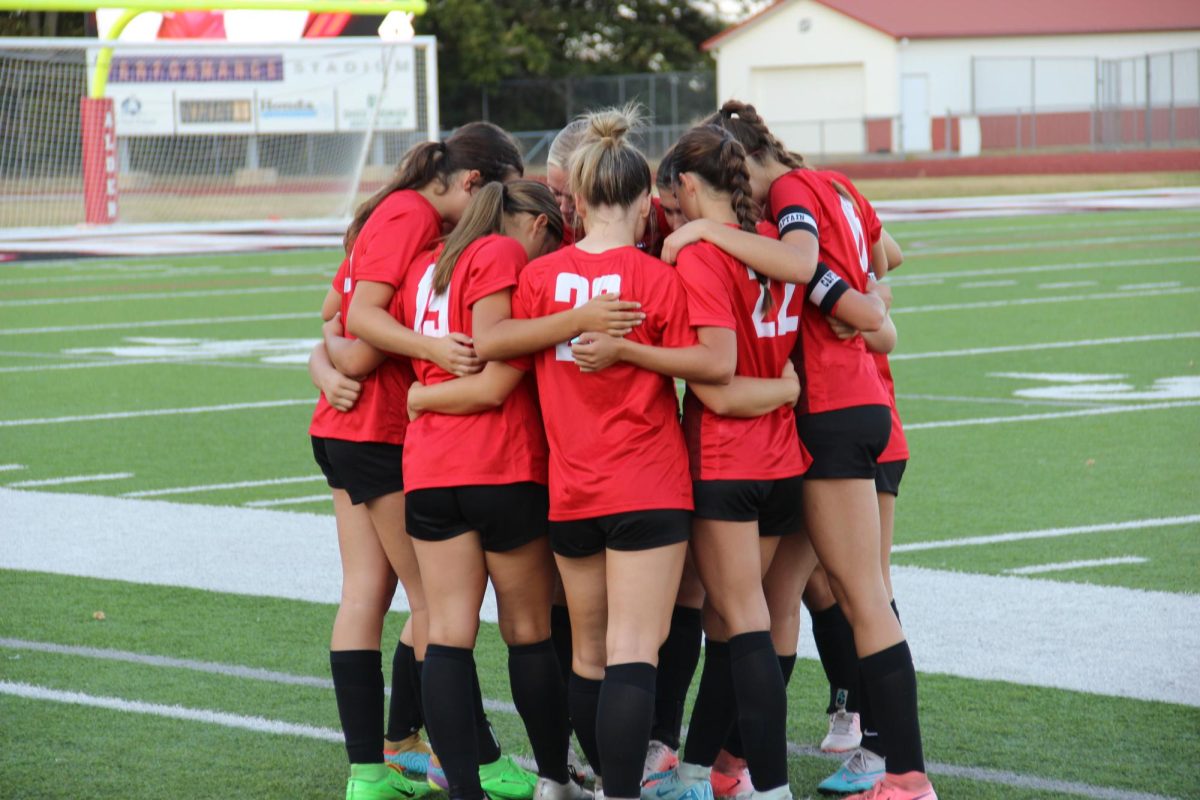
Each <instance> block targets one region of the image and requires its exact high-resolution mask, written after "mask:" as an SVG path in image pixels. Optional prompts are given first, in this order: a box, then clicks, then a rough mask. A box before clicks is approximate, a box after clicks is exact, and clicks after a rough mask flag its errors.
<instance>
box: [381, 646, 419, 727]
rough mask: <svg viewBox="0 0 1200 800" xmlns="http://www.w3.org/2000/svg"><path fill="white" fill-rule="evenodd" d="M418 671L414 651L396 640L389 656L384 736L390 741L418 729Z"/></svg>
mask: <svg viewBox="0 0 1200 800" xmlns="http://www.w3.org/2000/svg"><path fill="white" fill-rule="evenodd" d="M416 673H417V654H416V652H414V651H413V649H412V648H411V647H409V646H408V645H406V644H405V643H404V642H397V643H396V653H395V655H393V656H392V696H391V699H390V700H389V701H388V718H387V732H386V733H384V735H383V738H385V739H387V740H388V741H390V742H399V741H401V740H402V739H407V738H408V737H409V736H412V735H413V734H414V733H416V732H417V731H419V730H421V726H422V725H423V724H424V720H423V719H422V717H421V700H420V695H417V694H415V692H416V691H419V690H420V683H419V678H417V677H415V675H416Z"/></svg>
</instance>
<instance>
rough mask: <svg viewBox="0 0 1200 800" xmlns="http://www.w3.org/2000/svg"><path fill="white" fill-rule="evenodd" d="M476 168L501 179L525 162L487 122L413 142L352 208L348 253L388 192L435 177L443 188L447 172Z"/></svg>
mask: <svg viewBox="0 0 1200 800" xmlns="http://www.w3.org/2000/svg"><path fill="white" fill-rule="evenodd" d="M464 169H465V170H472V169H474V170H478V171H479V175H480V180H481V181H483V182H484V183H489V182H491V181H503V180H506V179H509V178H512V177H520V176H521V175H523V174H525V164H524V162H522V160H521V151H520V149H519V148H518V147H517V143H516V140H514V139H513V138H512V136H510V135H509V134H508V133H506V132H505V131H504V130H503V129H501V128H499V127H497V126H495V125H493V124H491V123H490V122H471V123H468V124H466V125H463V126H462V127H461V128H459V129H458V130H456V131H455V132H454V133H453V134H451V136H450V138H448V139H446V140H445V141H442V142H422V143H421V144H418V145H414V146H413V147H412V148H411V149H410V150H409V151H408V152H407V153H405V154H404V158H403V159H401V161H400V165H399V166H398V167H397V168H396V175H395V177H393V178H392V179H391V181H389V182H388V183H387V185H386V186H384V187H383V188H382V189H380V190H379V191H378V192H376V193H375V194H373V195H372V196H371V197H370V199H368V200H367V201H366V202H364V203H363V204H362V205H360V206H359V207H358V209H357V210H356V211H355V212H354V218H353V219H352V220H351V221H350V226H349V227H348V228H346V236H345V238H344V239H343V240H342V244H343V245H344V247H345V249H346V253H347V254H349V253H350V251H351V250H352V249H353V248H354V241H355V239H357V238H358V234H359V232H360V231H362V228H363V225H365V224H366V223H367V219H368V218H369V217H370V216H371V212H373V211H374V210H375V209H376V207H377V206H378V205H379V204H380V203H382V202H383V201H384V200H386V199H387V198H388V196H389V195H391V194H392V192H398V191H401V190H403V189H423V188H424V187H426V186H428V185H430V184H431V183H433V182H434V181H438V183H439V184H440V187H441V189H442V190H443V191H444V190H445V189H446V188H447V187H448V186H449V185H450V176H451V175H453V174H454V173H455V172H458V171H459V170H464Z"/></svg>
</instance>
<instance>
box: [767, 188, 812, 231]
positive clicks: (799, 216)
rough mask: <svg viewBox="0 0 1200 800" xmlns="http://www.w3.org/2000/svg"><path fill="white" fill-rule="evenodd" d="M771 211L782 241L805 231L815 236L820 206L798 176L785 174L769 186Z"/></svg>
mask: <svg viewBox="0 0 1200 800" xmlns="http://www.w3.org/2000/svg"><path fill="white" fill-rule="evenodd" d="M769 199H770V204H771V210H772V211H773V212H774V217H775V224H776V228H777V230H778V231H779V238H780V239H782V238H783V237H784V236H786V235H787V234H789V233H791V232H792V231H807V232H808V233H811V234H812V235H813V236H817V235H818V234H817V230H818V228H819V227H820V223H821V217H820V214H821V206H820V203H819V202H817V196H816V194H814V193H813V190H812V189H811V188H809V186H808V185H807V184H806V183H805V182H804V180H803V179H801V178H800V177H799V176H798V175H795V174H791V173H789V174H787V175H784V176H783V177H781V178H778V179H777V180H776V181H775V182H774V183H772V184H771V191H770V196H769Z"/></svg>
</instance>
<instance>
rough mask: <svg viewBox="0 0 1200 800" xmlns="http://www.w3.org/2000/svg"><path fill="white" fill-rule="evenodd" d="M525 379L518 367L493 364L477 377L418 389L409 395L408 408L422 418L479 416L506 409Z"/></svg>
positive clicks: (414, 387)
mask: <svg viewBox="0 0 1200 800" xmlns="http://www.w3.org/2000/svg"><path fill="white" fill-rule="evenodd" d="M524 376H525V373H524V372H521V371H520V370H518V369H515V368H514V367H510V366H508V365H507V364H504V363H502V362H498V361H497V362H492V363H490V364H488V365H487V366H486V367H484V370H483V372H480V373H479V374H477V375H468V376H466V377H464V378H455V379H454V380H449V381H443V382H441V383H436V384H430V385H423V384H418V385H414V386H413V387H412V389H411V390H410V391H409V394H408V408H409V410H410V411H413V412H416V413H418V414H424V413H426V412H430V411H434V412H437V413H439V414H454V415H467V414H478V413H480V412H482V411H488V410H490V409H493V408H498V407H499V406H501V405H503V403H504V401H505V400H506V399H507V398H508V396H509V395H510V394H512V391H513V389H515V388H516V386H517V384H518V383H520V382H521V379H522V378H523V377H524Z"/></svg>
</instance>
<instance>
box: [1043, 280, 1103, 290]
mask: <svg viewBox="0 0 1200 800" xmlns="http://www.w3.org/2000/svg"><path fill="white" fill-rule="evenodd" d="M1096 284H1097V282H1096V281H1057V282H1055V283H1039V284H1038V286H1037V288H1039V289H1075V288H1078V287H1081V286H1095V285H1096Z"/></svg>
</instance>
